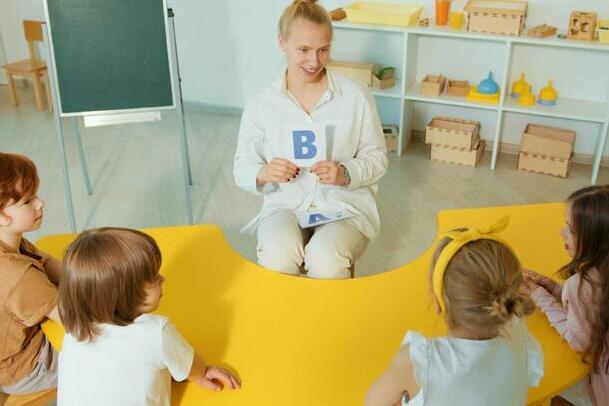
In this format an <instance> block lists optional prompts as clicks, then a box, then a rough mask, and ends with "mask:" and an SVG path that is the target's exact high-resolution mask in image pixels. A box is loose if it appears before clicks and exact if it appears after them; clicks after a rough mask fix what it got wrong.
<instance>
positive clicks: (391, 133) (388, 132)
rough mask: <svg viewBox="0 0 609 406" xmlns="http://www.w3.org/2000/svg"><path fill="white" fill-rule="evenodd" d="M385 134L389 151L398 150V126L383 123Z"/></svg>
mask: <svg viewBox="0 0 609 406" xmlns="http://www.w3.org/2000/svg"><path fill="white" fill-rule="evenodd" d="M383 135H384V136H385V146H386V147H387V152H396V151H397V150H398V127H397V126H395V125H393V124H383Z"/></svg>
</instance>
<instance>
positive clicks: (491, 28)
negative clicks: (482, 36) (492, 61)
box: [464, 0, 528, 35]
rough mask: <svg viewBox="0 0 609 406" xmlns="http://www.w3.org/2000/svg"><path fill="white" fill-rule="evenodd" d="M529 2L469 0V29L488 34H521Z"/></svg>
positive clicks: (467, 10)
mask: <svg viewBox="0 0 609 406" xmlns="http://www.w3.org/2000/svg"><path fill="white" fill-rule="evenodd" d="M527 9H528V4H527V2H526V1H513V0H469V2H468V3H467V4H466V6H465V8H464V10H465V12H467V16H468V17H467V30H468V31H470V32H482V33H487V34H503V35H520V34H521V33H522V32H523V31H524V24H525V20H526V17H527Z"/></svg>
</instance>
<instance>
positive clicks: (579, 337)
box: [531, 277, 590, 352]
mask: <svg viewBox="0 0 609 406" xmlns="http://www.w3.org/2000/svg"><path fill="white" fill-rule="evenodd" d="M579 281H580V280H579V278H573V277H572V278H569V280H568V281H567V282H566V283H565V285H564V287H563V289H562V303H560V302H559V301H558V299H557V298H556V296H554V292H552V293H550V292H548V291H547V290H545V289H544V288H542V287H539V288H537V289H535V291H533V293H532V294H531V299H533V301H534V302H535V304H537V306H538V307H539V308H540V309H541V311H542V312H544V313H545V315H546V316H547V317H548V320H550V323H551V324H552V326H553V327H554V328H555V329H556V331H558V334H560V336H561V337H562V338H563V339H564V340H565V341H566V342H567V343H568V344H569V346H570V347H571V348H572V349H573V350H574V351H578V352H582V351H584V350H585V349H586V348H587V346H588V343H589V342H590V335H589V332H590V326H589V325H588V324H589V323H588V322H587V319H586V313H587V312H588V311H589V309H588V308H587V306H586V305H585V304H584V303H582V301H581V300H580V299H579V297H578V296H577V291H578V286H579ZM554 290H556V289H554Z"/></svg>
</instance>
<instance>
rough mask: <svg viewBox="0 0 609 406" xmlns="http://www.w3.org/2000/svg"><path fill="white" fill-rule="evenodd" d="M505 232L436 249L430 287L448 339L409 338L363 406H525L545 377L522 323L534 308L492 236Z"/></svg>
mask: <svg viewBox="0 0 609 406" xmlns="http://www.w3.org/2000/svg"><path fill="white" fill-rule="evenodd" d="M506 224H507V218H506V219H505V221H504V222H503V223H501V224H498V225H496V226H494V227H492V228H490V229H488V230H467V229H459V230H456V231H453V232H450V233H448V234H446V236H445V238H443V239H442V240H441V241H440V243H439V246H438V248H437V249H436V252H435V254H434V257H433V261H432V265H431V270H430V279H431V286H432V290H433V300H434V303H435V305H436V310H437V311H439V312H444V318H445V321H446V324H447V326H448V337H439V338H434V339H427V338H425V337H423V336H422V335H420V334H418V333H416V332H413V331H409V332H408V333H407V334H406V338H405V339H404V344H403V346H402V348H401V349H400V350H399V351H398V353H397V355H396V356H395V357H394V359H393V361H392V363H391V365H390V366H389V368H388V369H387V370H386V371H385V373H384V374H383V375H382V376H381V377H380V378H379V379H378V380H377V381H376V382H375V383H374V384H373V385H372V388H371V389H370V391H369V392H368V395H367V397H366V405H368V406H372V405H398V404H408V405H435V406H442V405H451V406H459V405H467V406H472V405H484V406H486V405H506V406H507V405H509V406H513V405H524V403H525V401H526V393H527V387H528V386H536V385H537V384H538V383H539V380H540V379H541V376H542V375H543V354H542V352H541V349H540V347H539V345H538V344H537V342H536V341H535V340H534V339H533V338H532V337H531V336H530V334H529V333H528V331H527V329H526V326H525V325H524V322H523V321H522V320H521V319H520V317H523V316H525V315H527V314H529V313H531V312H532V311H533V308H534V306H533V303H532V302H531V300H530V299H529V298H528V297H527V296H525V295H523V294H521V293H520V292H519V288H520V284H521V281H522V272H521V267H520V263H519V261H518V259H517V258H516V256H515V255H514V253H513V252H512V251H511V249H509V248H508V247H507V246H506V245H505V244H504V243H502V242H501V239H500V238H499V237H497V236H496V235H495V234H494V233H495V232H499V231H501V230H503V228H504V227H505V225H506ZM402 402H403V403H402Z"/></svg>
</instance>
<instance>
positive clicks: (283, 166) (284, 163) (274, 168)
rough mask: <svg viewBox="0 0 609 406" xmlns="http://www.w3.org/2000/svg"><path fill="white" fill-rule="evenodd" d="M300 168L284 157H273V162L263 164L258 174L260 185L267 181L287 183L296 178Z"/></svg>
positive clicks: (257, 178) (257, 180)
mask: <svg viewBox="0 0 609 406" xmlns="http://www.w3.org/2000/svg"><path fill="white" fill-rule="evenodd" d="M299 172H300V168H299V167H298V166H296V165H294V164H293V163H292V162H290V161H288V160H287V159H283V158H273V159H272V160H271V162H269V163H268V164H267V165H265V166H263V167H262V168H261V169H260V171H258V175H257V176H256V183H257V184H258V186H263V185H264V184H266V183H287V182H289V181H291V180H292V179H294V178H295V177H296V176H297V175H298V173H299Z"/></svg>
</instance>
